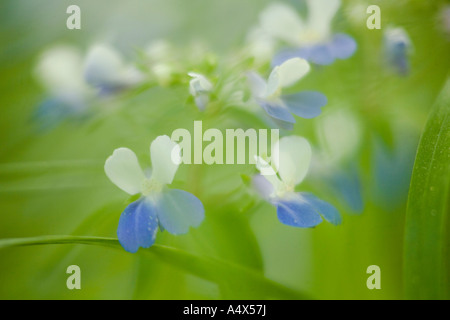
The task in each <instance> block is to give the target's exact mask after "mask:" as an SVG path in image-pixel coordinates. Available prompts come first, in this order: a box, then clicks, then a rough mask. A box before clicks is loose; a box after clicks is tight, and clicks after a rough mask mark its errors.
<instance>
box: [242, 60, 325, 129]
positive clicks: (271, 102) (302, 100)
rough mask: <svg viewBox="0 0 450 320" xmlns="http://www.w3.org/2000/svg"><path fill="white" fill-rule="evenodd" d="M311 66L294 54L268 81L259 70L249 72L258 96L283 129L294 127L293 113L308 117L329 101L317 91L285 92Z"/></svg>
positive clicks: (250, 80) (268, 112)
mask: <svg viewBox="0 0 450 320" xmlns="http://www.w3.org/2000/svg"><path fill="white" fill-rule="evenodd" d="M309 70H310V66H309V64H308V62H307V61H306V60H304V59H300V58H293V59H289V60H287V61H285V62H283V63H282V64H281V65H280V66H277V67H275V68H274V69H273V70H272V72H271V73H270V76H269V79H268V81H267V82H266V81H265V80H264V79H263V78H262V77H261V76H260V75H259V74H257V73H255V72H249V73H248V74H247V78H248V81H249V84H250V90H251V92H252V96H253V98H254V100H255V101H256V103H258V104H259V105H260V106H261V107H262V108H263V109H264V110H265V111H266V113H267V114H268V115H269V116H270V117H271V118H272V120H274V121H275V123H276V124H277V125H278V126H279V127H281V128H283V129H288V130H291V129H292V127H293V124H294V123H295V118H294V116H293V115H292V114H295V115H297V116H299V117H302V118H306V119H310V118H314V117H317V116H318V115H319V114H320V113H321V107H323V106H324V105H326V103H327V98H326V97H325V96H324V95H323V94H322V93H320V92H317V91H302V92H299V93H294V94H287V95H283V94H282V89H283V88H285V87H289V86H292V85H293V84H294V83H296V82H297V81H298V80H300V79H301V78H303V77H304V76H305V75H306V74H307V73H308V72H309Z"/></svg>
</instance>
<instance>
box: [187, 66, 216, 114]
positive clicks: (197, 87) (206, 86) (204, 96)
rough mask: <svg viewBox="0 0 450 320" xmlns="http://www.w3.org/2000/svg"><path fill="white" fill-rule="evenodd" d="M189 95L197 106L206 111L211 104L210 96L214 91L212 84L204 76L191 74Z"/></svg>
mask: <svg viewBox="0 0 450 320" xmlns="http://www.w3.org/2000/svg"><path fill="white" fill-rule="evenodd" d="M188 75H189V76H190V77H192V79H191V81H189V93H190V94H191V95H192V96H193V97H194V99H195V104H196V105H197V107H198V108H199V109H200V110H205V108H206V106H207V105H208V103H209V94H210V93H211V91H212V89H213V85H212V83H211V82H210V81H209V80H208V79H207V78H206V77H205V76H204V75H202V74H199V73H195V72H189V73H188Z"/></svg>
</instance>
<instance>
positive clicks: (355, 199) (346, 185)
mask: <svg viewBox="0 0 450 320" xmlns="http://www.w3.org/2000/svg"><path fill="white" fill-rule="evenodd" d="M331 185H332V187H333V189H334V190H335V191H336V192H337V193H339V194H340V198H341V199H342V200H344V202H345V204H347V206H348V207H349V208H350V210H352V211H353V212H355V213H361V212H362V210H363V209H364V202H363V198H362V194H361V182H360V180H359V175H358V172H357V171H356V170H352V169H349V170H346V171H337V172H335V173H334V174H333V176H332V177H331Z"/></svg>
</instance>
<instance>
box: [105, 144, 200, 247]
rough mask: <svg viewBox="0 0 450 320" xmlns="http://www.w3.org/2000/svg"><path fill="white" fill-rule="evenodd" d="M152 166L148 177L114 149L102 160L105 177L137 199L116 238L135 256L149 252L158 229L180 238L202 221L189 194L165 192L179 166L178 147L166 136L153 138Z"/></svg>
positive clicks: (131, 155) (125, 214) (195, 200)
mask: <svg viewBox="0 0 450 320" xmlns="http://www.w3.org/2000/svg"><path fill="white" fill-rule="evenodd" d="M150 155H151V160H152V165H153V171H152V174H151V177H147V176H146V175H145V174H144V171H142V169H141V167H140V166H139V163H138V159H137V157H136V155H135V153H134V152H133V151H131V150H130V149H128V148H118V149H116V150H114V152H113V154H112V155H111V156H110V157H109V158H108V159H106V162H105V173H106V175H107V176H108V178H109V179H110V180H111V182H113V183H114V184H115V185H116V186H117V187H119V188H120V189H122V190H123V191H125V192H126V193H128V194H130V195H135V194H141V197H140V198H139V199H138V200H137V201H134V202H132V203H131V204H129V205H128V206H127V207H126V208H125V210H124V211H123V213H122V215H121V216H120V220H119V226H118V228H117V236H118V238H119V242H120V244H121V245H122V247H123V248H124V249H125V250H126V251H128V252H132V253H134V252H136V251H137V250H138V249H139V247H143V248H149V247H150V246H152V245H153V243H154V242H155V238H156V233H157V231H158V227H159V229H161V230H167V231H168V232H170V233H172V234H184V233H187V232H188V231H189V227H197V226H199V225H200V223H201V222H202V221H203V218H204V208H203V205H202V203H201V201H200V200H199V199H198V198H196V197H195V196H194V195H192V194H191V193H188V192H186V191H183V190H178V189H169V188H167V187H166V185H168V184H171V183H172V180H173V178H174V176H175V173H176V171H177V169H178V164H179V163H180V147H179V146H178V144H176V143H175V142H173V141H171V140H170V138H169V137H168V136H159V137H157V138H156V139H155V140H154V141H153V142H152V143H151V145H150Z"/></svg>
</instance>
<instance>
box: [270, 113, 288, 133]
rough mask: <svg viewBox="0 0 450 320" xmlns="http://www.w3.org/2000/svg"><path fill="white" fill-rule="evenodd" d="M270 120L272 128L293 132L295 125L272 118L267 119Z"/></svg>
mask: <svg viewBox="0 0 450 320" xmlns="http://www.w3.org/2000/svg"><path fill="white" fill-rule="evenodd" d="M267 119H268V121H267V122H268V124H269V126H270V127H277V128H279V129H284V130H292V129H294V124H293V123H291V122H286V121H283V120H279V119H275V118H273V117H271V116H269V117H267Z"/></svg>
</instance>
